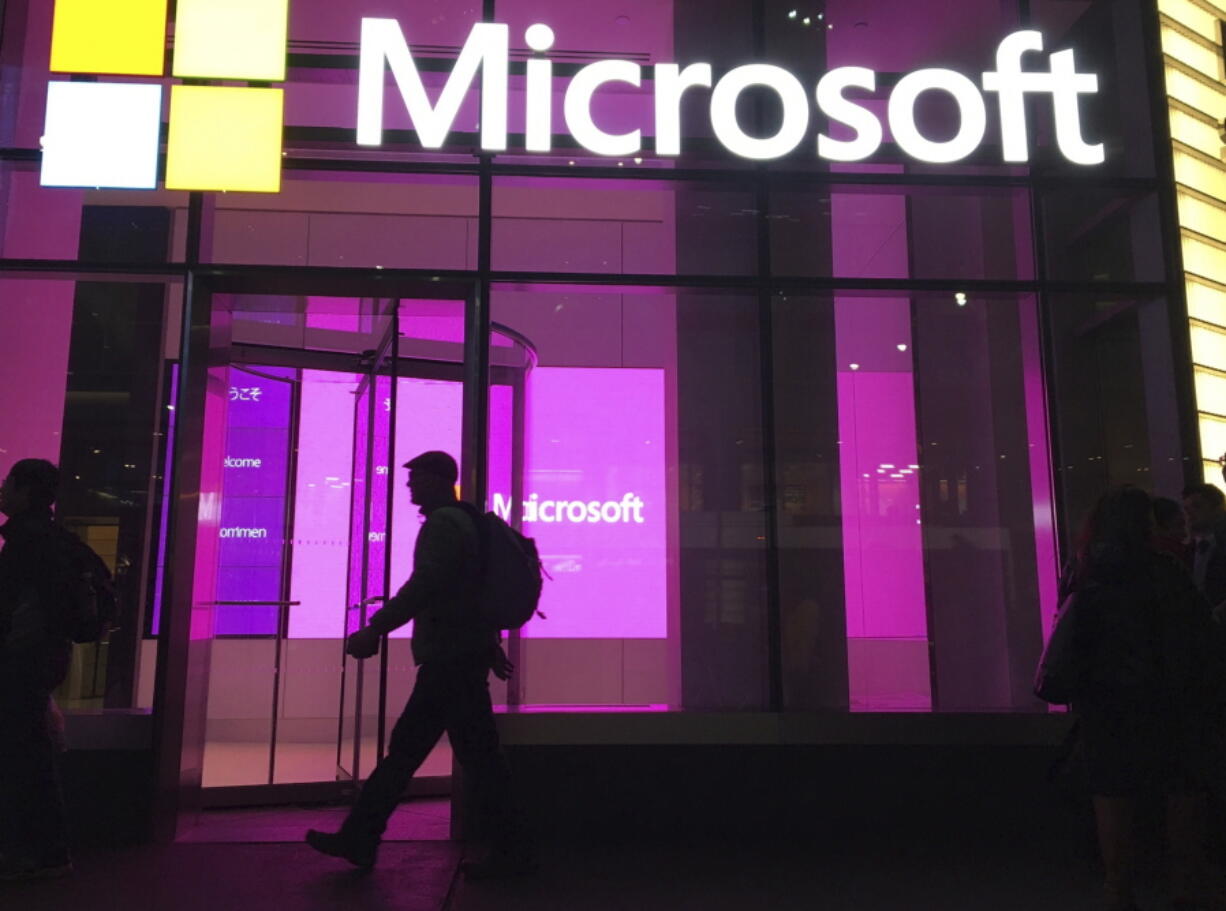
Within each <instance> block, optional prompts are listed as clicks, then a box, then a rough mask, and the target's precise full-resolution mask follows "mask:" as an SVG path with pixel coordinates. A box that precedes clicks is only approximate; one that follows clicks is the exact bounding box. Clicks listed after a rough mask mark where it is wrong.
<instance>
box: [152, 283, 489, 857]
mask: <svg viewBox="0 0 1226 911" xmlns="http://www.w3.org/2000/svg"><path fill="white" fill-rule="evenodd" d="M223 294H275V295H285V296H301V297H307V296H313V295H318V296H334V297H352V298H381V299H388V298H392V299H406V298H407V299H419V300H428V299H441V300H463V301H464V302H465V306H464V346H463V350H464V361H463V379H462V382H463V413H462V418H461V422H462V437H461V438H462V443H461V464H462V465H464V466H465V469H464V471H463V474H462V477H461V491H462V495H463V496H464V497H465V498H466V499H469V500H471V501H474V502H478V503H480V502H483V501H484V498H485V492H486V475H487V467H486V459H485V457H484V454H485V451H486V449H487V445H488V424H489V379H490V357H489V345H490V319H489V303H488V289H487V287H486V286H485V283H484V282H479V281H478V280H476V279H475V278H472V277H469V276H465V275H449V276H447V277H446V278H444V277H442V276H439V275H429V274H425V275H423V274H416V273H405V272H401V271H396V272H392V271H390V270H389V271H386V272H367V271H364V270H363V271H358V270H354V271H352V272H350V271H348V270H335V269H319V268H310V267H307V268H287V267H266V266H260V267H241V266H240V267H195V268H191V269H189V270H188V271H187V276H186V280H185V282H184V296H183V310H182V314H183V319H182V326H181V330H180V345H179V367H180V369H179V380H178V384H177V387H176V388H175V390H174V396H175V402H176V412H177V420H176V425H175V433H174V439H173V440H172V441H171V443H170V445H173V446H174V459H173V464H172V468H171V471H172V479H171V490H172V497H171V518H170V521H169V523H168V526H167V528H168V535H169V538H170V541H169V542H168V553H169V555H170V556H169V559H168V561H167V562H168V565H167V567H166V573H165V586H166V588H165V592H164V598H163V604H164V610H163V616H162V623H161V625H160V629H159V634H158V637H157V668H156V674H155V689H154V712H153V714H154V750H155V755H156V756H157V762H156V766H155V780H154V783H153V791H154V793H153V812H152V819H151V832H152V835H153V838H154V840H155V841H157V842H161V843H169V842H173V841H175V840H176V839H177V838H178V837H179V836H180V835H182V834H184V833H185V832H186V831H188V830H189V829H190V828H192V827H193V826H194V825H195V823H196V821H197V820H198V816H199V812H200V811H201V809H202V808H203V787H202V772H203V755H204V742H205V721H206V718H207V702H208V686H209V664H210V658H211V652H212V641H213V622H214V605H213V603H212V602H213V601H214V600H215V599H214V598H213V596H212V595H211V593H210V592H211V580H209V579H207V578H206V575H207V574H205V573H201V574H199V576H198V574H197V567H198V566H204V565H205V564H206V563H207V564H208V565H209V570H210V573H211V567H212V562H213V561H212V556H213V554H214V553H215V548H216V546H217V542H218V540H219V538H218V533H219V530H220V529H219V521H218V516H216V515H214V514H213V512H214V511H213V510H211V509H210V507H211V506H212V505H213V503H214V502H215V501H214V500H213V497H214V496H215V494H216V492H217V491H219V490H220V475H219V471H220V468H219V467H218V466H210V465H209V464H208V460H207V459H206V458H205V457H204V450H205V447H206V445H208V444H210V441H215V440H216V438H217V436H216V435H217V434H218V432H219V428H220V433H222V434H224V427H225V421H226V396H225V395H224V394H223V395H220V396H218V395H217V394H216V389H215V388H213V387H216V386H217V383H218V379H219V371H222V370H225V369H226V368H227V367H228V365H229V364H230V363H231V360H232V355H233V353H234V348H235V346H234V345H233V343H232V333H231V318H230V311H229V310H228V309H227V308H225V307H224V306H223V305H221V302H219V301H218V300H217V299H216V298H217V296H219V295H223ZM210 389H212V391H213V395H212V396H211V397H210ZM341 785H342V783H339V782H337V783H332V782H324V783H322V785H321V786H316V785H306V786H303V787H301V788H300V787H298V786H294V785H272V786H267V785H263V786H260V785H257V786H252V787H253V788H254V789H256V790H257V791H258V790H260V789H262V790H263V791H265V792H268V796H269V797H271V796H272V792H273V791H275V793H276V795H277V796H276V799H283V800H286V801H293V800H300V799H311V798H312V797H316V796H318V798H319V799H326V798H327V797H328V796H330V791H339V789H340V787H341ZM210 790H213V789H210ZM242 790H243V791H244V792H245V793H243V794H242V795H241V799H243V800H244V801H246V802H250V801H251V800H252V799H253V798H254V799H256V801H257V802H258V799H259V797H260V796H261V795H260V794H258V793H252V789H251V788H243V789H242ZM304 792H305V793H304ZM308 794H309V795H310V796H309V797H308V796H307V795H308ZM210 805H216V804H215V803H214V801H213V800H210Z"/></svg>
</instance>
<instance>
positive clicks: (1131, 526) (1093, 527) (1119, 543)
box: [1077, 487, 1154, 575]
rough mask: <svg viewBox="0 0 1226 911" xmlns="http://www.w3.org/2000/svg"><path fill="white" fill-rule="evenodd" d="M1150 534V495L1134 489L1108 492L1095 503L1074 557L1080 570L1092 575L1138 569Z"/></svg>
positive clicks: (1151, 515) (1145, 551) (1149, 542)
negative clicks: (1076, 558) (1076, 557)
mask: <svg viewBox="0 0 1226 911" xmlns="http://www.w3.org/2000/svg"><path fill="white" fill-rule="evenodd" d="M1153 533H1154V510H1153V507H1152V505H1151V503H1150V498H1149V494H1147V493H1146V492H1145V491H1143V490H1140V489H1139V488H1136V487H1117V488H1116V489H1114V490H1111V491H1108V492H1107V493H1105V494H1103V495H1102V496H1101V497H1099V500H1098V502H1097V503H1095V504H1094V508H1093V509H1092V510H1091V511H1090V515H1089V518H1087V519H1086V524H1085V528H1084V529H1083V531H1082V533H1081V546H1080V547H1079V548H1078V555H1077V556H1078V561H1079V563H1080V564H1081V568H1082V570H1083V571H1084V572H1086V573H1088V574H1090V575H1095V574H1097V573H1102V572H1106V573H1112V572H1116V571H1121V570H1122V571H1128V570H1130V569H1132V568H1137V567H1140V566H1141V565H1143V560H1144V557H1145V554H1146V553H1148V552H1149V551H1150V549H1151V547H1152V542H1153Z"/></svg>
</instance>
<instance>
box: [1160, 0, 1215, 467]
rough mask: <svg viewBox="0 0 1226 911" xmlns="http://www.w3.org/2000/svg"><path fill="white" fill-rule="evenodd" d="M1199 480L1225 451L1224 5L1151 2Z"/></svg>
mask: <svg viewBox="0 0 1226 911" xmlns="http://www.w3.org/2000/svg"><path fill="white" fill-rule="evenodd" d="M1158 13H1159V16H1160V19H1161V23H1162V53H1163V57H1164V60H1165V63H1166V91H1167V107H1168V110H1169V112H1170V118H1171V140H1172V143H1173V144H1174V150H1175V184H1176V192H1177V196H1178V203H1179V231H1180V237H1181V245H1182V248H1183V268H1184V283H1185V286H1186V289H1187V296H1188V321H1189V332H1190V334H1191V338H1192V363H1193V370H1194V372H1195V381H1196V409H1197V412H1198V418H1199V422H1200V443H1201V452H1202V453H1203V454H1204V455H1205V464H1204V474H1205V480H1207V481H1211V482H1213V483H1215V484H1217V485H1219V486H1226V485H1223V480H1222V472H1221V470H1220V469H1219V468H1218V466H1217V464H1216V459H1217V457H1218V456H1221V455H1223V454H1224V453H1226V160H1224V158H1223V156H1224V155H1226V141H1224V140H1223V139H1222V133H1223V130H1224V128H1226V69H1224V68H1223V60H1224V58H1223V54H1222V23H1223V22H1224V21H1226V0H1158Z"/></svg>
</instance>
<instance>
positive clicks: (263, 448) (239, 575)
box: [216, 367, 294, 636]
mask: <svg viewBox="0 0 1226 911" xmlns="http://www.w3.org/2000/svg"><path fill="white" fill-rule="evenodd" d="M259 372H260V373H263V374H268V375H269V376H278V377H283V378H284V379H282V380H274V379H268V378H267V377H265V376H259V375H257V374H254V373H248V372H247V371H245V370H243V369H241V368H239V367H231V368H230V374H229V380H230V388H229V408H228V410H227V420H226V423H227V429H226V453H225V458H224V463H223V464H224V481H223V488H222V489H223V495H222V506H221V529H220V532H219V539H220V540H219V543H218V549H219V553H218V565H217V600H218V601H278V600H280V599H281V575H282V559H283V556H284V553H285V532H286V528H285V509H286V500H285V495H286V479H287V473H288V471H289V464H288V456H289V442H290V440H289V433H290V408H291V401H292V396H293V384H292V383H291V382H289V380H290V379H291V378H293V377H294V371H293V370H290V369H285V368H272V367H261V368H259ZM216 622H217V634H218V635H223V636H224V635H249V636H250V635H272V634H274V633H275V632H276V629H277V608H276V607H275V606H271V605H266V606H253V605H227V604H221V605H219V606H218V608H217V621H216Z"/></svg>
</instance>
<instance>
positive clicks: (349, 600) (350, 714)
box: [336, 302, 399, 784]
mask: <svg viewBox="0 0 1226 911" xmlns="http://www.w3.org/2000/svg"><path fill="white" fill-rule="evenodd" d="M383 313H384V316H383V319H385V321H386V325H387V328H386V331H385V333H384V336H383V339H382V341H381V343H380V345H379V348H378V349H377V350H376V351H374V352H371V353H370V356H369V358H368V361H367V364H366V373H365V375H364V376H362V377H361V379H360V380H359V385H358V389H357V393H356V395H355V397H354V416H353V472H352V479H351V483H352V488H351V490H352V499H351V504H350V513H349V532H350V534H349V542H350V544H349V573H348V583H347V588H346V596H347V597H346V604H345V608H344V622H343V628H342V630H341V652H342V654H341V699H340V713H339V721H338V724H337V745H336V777H337V780H338V781H344V782H351V783H354V784H356V783H357V781H359V780H360V779H361V778H362V777H363V775H364V774H366V773H368V772H369V770H370V769H371V768H372V767H373V763H374V762H375V761H377V759H378V757H379V756H380V755H381V754H382V750H383V743H384V739H385V734H386V732H385V726H384V718H385V712H384V711H383V707H384V706H385V704H386V701H387V663H388V645H387V641H386V640H384V643H383V647H382V648H381V649H380V652H379V655H378V657H377V659H375V660H366V661H358V660H355V659H353V658H351V657H349V656H348V655H347V654H345V653H344V645H345V638H346V637H348V636H349V635H351V634H352V633H354V632H356V631H357V630H359V629H361V628H362V627H363V626H365V625H366V622H367V620H368V619H369V617H370V615H371V614H372V613H374V612H375V611H376V610H378V609H379V606H380V604H381V602H382V601H383V600H384V599H385V598H386V596H387V594H388V591H389V589H390V587H391V586H390V576H389V574H390V569H391V567H390V563H389V558H388V557H389V553H390V552H391V551H390V548H391V546H392V514H393V503H392V493H393V490H394V487H393V480H394V475H395V468H394V465H393V464H392V456H393V445H392V441H393V440H394V439H395V433H396V399H397V393H398V389H397V383H396V371H397V350H398V342H399V319H398V316H397V307H396V306H395V303H394V302H389V304H388V306H387V308H386V310H385V311H383Z"/></svg>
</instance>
